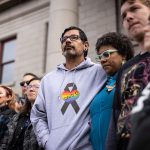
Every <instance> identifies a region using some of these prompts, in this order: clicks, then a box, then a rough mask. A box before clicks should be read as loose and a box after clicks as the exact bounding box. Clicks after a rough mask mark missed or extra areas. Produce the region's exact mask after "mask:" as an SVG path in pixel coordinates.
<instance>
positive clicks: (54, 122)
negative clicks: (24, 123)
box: [31, 27, 106, 150]
mask: <svg viewBox="0 0 150 150" xmlns="http://www.w3.org/2000/svg"><path fill="white" fill-rule="evenodd" d="M60 41H61V48H62V54H63V55H64V57H65V60H66V61H65V63H63V64H61V65H58V66H57V69H56V70H54V71H52V72H50V73H48V74H47V75H46V76H45V77H44V78H43V79H42V81H41V86H40V90H39V94H38V97H37V99H36V101H35V103H34V105H33V107H32V111H31V122H32V124H33V127H34V131H35V134H36V136H37V140H38V142H39V144H41V145H42V146H43V147H44V148H45V149H46V150H92V149H93V148H92V146H91V143H90V141H89V130H90V124H89V122H90V116H89V104H90V102H91V101H92V99H93V97H94V96H95V95H96V93H97V92H98V91H99V90H100V89H101V88H102V86H103V84H104V83H105V81H106V75H105V73H104V70H103V69H102V67H101V66H100V65H98V64H94V63H93V62H91V60H90V59H89V58H87V53H88V48H89V43H88V39H87V36H86V35H85V33H84V32H83V31H82V30H81V29H80V28H78V27H69V28H67V29H65V30H64V32H63V33H62V36H61V39H60Z"/></svg>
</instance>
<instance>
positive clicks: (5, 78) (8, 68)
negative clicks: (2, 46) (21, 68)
mask: <svg viewBox="0 0 150 150" xmlns="http://www.w3.org/2000/svg"><path fill="white" fill-rule="evenodd" d="M14 64H15V63H10V64H6V65H4V66H3V71H2V83H9V82H13V81H14Z"/></svg>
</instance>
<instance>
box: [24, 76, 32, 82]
mask: <svg viewBox="0 0 150 150" xmlns="http://www.w3.org/2000/svg"><path fill="white" fill-rule="evenodd" d="M33 78H34V77H33V76H31V75H26V76H24V77H23V81H29V80H31V79H33Z"/></svg>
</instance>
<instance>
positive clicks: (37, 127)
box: [30, 83, 49, 147]
mask: <svg viewBox="0 0 150 150" xmlns="http://www.w3.org/2000/svg"><path fill="white" fill-rule="evenodd" d="M42 89H43V87H42V83H41V87H40V90H39V94H38V96H37V98H36V101H35V103H34V105H33V107H32V110H31V117H30V119H31V122H32V125H33V129H34V132H35V135H36V137H37V141H38V143H39V145H40V146H42V147H45V144H46V142H47V140H48V137H49V128H48V121H47V114H46V108H45V99H44V93H43V91H44V90H43V91H42Z"/></svg>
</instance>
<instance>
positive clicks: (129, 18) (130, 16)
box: [125, 12, 134, 22]
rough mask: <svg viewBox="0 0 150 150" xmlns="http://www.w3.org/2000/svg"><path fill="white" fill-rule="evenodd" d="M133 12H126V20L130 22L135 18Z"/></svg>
mask: <svg viewBox="0 0 150 150" xmlns="http://www.w3.org/2000/svg"><path fill="white" fill-rule="evenodd" d="M133 18H134V17H133V13H132V12H127V14H126V18H125V19H126V21H127V22H130V21H132V20H133Z"/></svg>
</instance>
